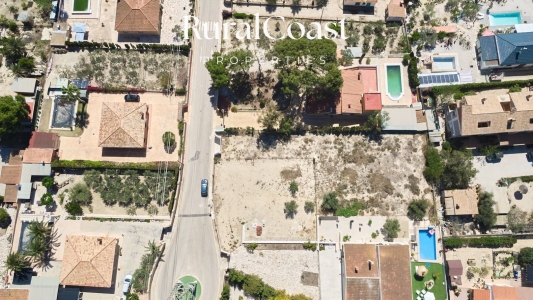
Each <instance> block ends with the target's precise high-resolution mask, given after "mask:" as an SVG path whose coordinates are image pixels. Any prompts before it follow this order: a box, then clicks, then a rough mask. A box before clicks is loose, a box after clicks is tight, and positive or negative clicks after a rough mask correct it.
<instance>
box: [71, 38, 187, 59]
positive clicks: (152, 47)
mask: <svg viewBox="0 0 533 300" xmlns="http://www.w3.org/2000/svg"><path fill="white" fill-rule="evenodd" d="M65 45H66V46H67V47H68V48H71V47H72V48H82V49H104V50H110V49H111V50H130V49H133V50H139V51H154V52H158V53H162V52H171V51H172V50H174V51H175V52H177V51H179V52H180V53H181V54H183V55H185V56H189V52H190V50H191V46H190V45H181V46H179V47H178V46H176V45H166V44H136V45H135V44H124V48H122V46H121V45H120V44H115V43H107V42H103V43H98V42H88V41H83V42H70V41H67V42H65Z"/></svg>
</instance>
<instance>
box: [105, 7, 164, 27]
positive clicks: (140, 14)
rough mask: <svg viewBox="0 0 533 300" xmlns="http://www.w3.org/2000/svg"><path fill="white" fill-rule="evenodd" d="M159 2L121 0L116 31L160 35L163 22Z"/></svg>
mask: <svg viewBox="0 0 533 300" xmlns="http://www.w3.org/2000/svg"><path fill="white" fill-rule="evenodd" d="M159 2H160V1H159V0H119V1H118V3H117V15H116V18H115V30H116V31H118V32H143V33H154V34H159V32H160V22H161V5H160V4H159Z"/></svg>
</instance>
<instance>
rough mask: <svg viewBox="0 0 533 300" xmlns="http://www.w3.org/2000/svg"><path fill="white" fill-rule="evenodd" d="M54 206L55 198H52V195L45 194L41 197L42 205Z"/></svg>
mask: <svg viewBox="0 0 533 300" xmlns="http://www.w3.org/2000/svg"><path fill="white" fill-rule="evenodd" d="M52 204H54V198H53V197H52V194H50V193H45V194H44V195H42V196H41V205H44V206H51V205H52Z"/></svg>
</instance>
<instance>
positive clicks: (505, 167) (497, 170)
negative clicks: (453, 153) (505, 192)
mask: <svg viewBox="0 0 533 300" xmlns="http://www.w3.org/2000/svg"><path fill="white" fill-rule="evenodd" d="M502 152H503V153H504V156H503V158H502V160H501V161H500V162H496V163H488V162H487V161H486V160H485V156H481V155H479V154H478V153H474V155H476V156H474V167H475V168H476V169H477V170H478V173H477V175H476V177H475V178H474V180H473V183H476V184H480V185H481V187H482V188H483V189H484V190H486V191H492V190H493V188H494V187H496V182H497V181H498V180H499V179H501V178H502V177H518V176H525V175H533V165H532V163H531V162H529V161H528V160H527V158H526V147H525V146H517V147H513V148H512V149H509V150H502Z"/></svg>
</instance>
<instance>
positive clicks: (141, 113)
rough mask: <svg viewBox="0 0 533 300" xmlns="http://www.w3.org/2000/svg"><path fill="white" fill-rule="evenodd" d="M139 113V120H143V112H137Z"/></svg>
mask: <svg viewBox="0 0 533 300" xmlns="http://www.w3.org/2000/svg"><path fill="white" fill-rule="evenodd" d="M139 114H140V115H141V120H144V113H143V112H139Z"/></svg>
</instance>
